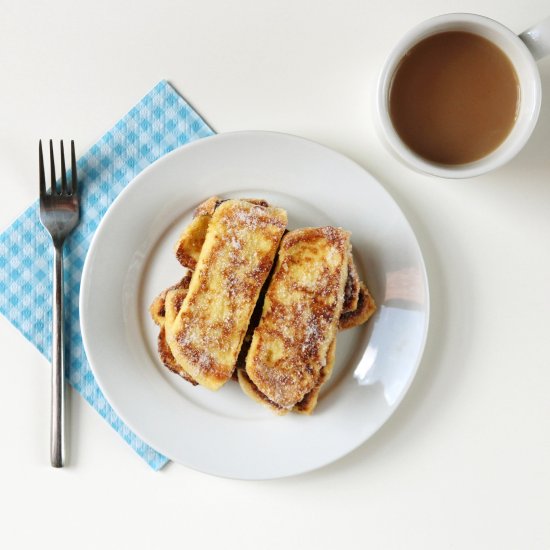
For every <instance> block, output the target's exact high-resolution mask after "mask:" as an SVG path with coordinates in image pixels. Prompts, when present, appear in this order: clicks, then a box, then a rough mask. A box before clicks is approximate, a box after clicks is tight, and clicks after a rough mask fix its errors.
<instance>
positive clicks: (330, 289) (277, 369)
mask: <svg viewBox="0 0 550 550" xmlns="http://www.w3.org/2000/svg"><path fill="white" fill-rule="evenodd" d="M349 250H350V234H349V233H348V232H347V231H344V230H343V229H340V228H336V227H330V226H329V227H317V228H303V229H296V230H294V231H290V232H289V233H287V234H286V235H285V236H284V237H283V239H282V241H281V246H280V249H279V255H278V259H277V265H276V267H275V271H274V273H273V277H272V279H271V283H270V285H269V287H268V289H267V292H266V296H265V301H264V306H263V311H262V317H261V319H260V323H259V325H258V327H257V328H256V330H255V331H254V335H253V337H252V343H251V345H250V350H249V352H248V355H247V357H246V373H247V375H248V377H249V378H250V380H251V381H252V383H253V384H254V385H255V386H256V387H257V389H258V390H259V391H260V392H261V393H262V394H264V395H265V396H266V397H267V398H268V399H269V400H270V401H272V402H274V403H275V404H277V405H278V406H280V407H282V408H284V409H292V407H294V405H296V404H297V403H298V402H300V401H301V400H302V399H303V398H304V396H305V395H306V394H307V393H308V392H310V391H311V390H313V389H314V388H315V386H316V384H317V382H318V380H319V377H320V372H321V369H322V368H323V367H324V366H325V365H326V360H327V355H328V351H329V346H330V344H331V342H332V341H333V340H334V339H335V338H336V332H337V330H338V322H339V318H340V314H341V312H342V307H343V303H344V289H345V284H346V279H347V274H348V261H349Z"/></svg>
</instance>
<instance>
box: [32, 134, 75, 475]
mask: <svg viewBox="0 0 550 550" xmlns="http://www.w3.org/2000/svg"><path fill="white" fill-rule="evenodd" d="M38 155H39V163H40V221H41V222H42V225H43V226H44V227H45V228H46V229H47V230H48V232H49V233H50V236H51V238H52V241H53V246H54V269H53V315H52V321H53V323H52V402H51V431H50V453H51V463H52V466H53V467H54V468H61V467H62V466H63V465H64V462H65V331H64V327H63V325H64V317H63V244H64V243H65V238H66V237H67V236H68V235H69V234H70V233H71V231H72V230H73V229H74V228H75V227H76V226H77V225H78V219H79V202H80V201H79V195H78V182H77V174H76V158H75V152H74V141H71V184H70V185H68V182H67V172H66V170H65V151H64V150H63V141H61V185H59V184H56V177H55V161H54V155H53V142H52V140H51V139H50V172H51V183H50V188H49V189H47V188H46V174H45V172H44V156H43V154H42V140H40V144H39V148H38Z"/></svg>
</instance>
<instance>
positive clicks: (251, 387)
mask: <svg viewBox="0 0 550 550" xmlns="http://www.w3.org/2000/svg"><path fill="white" fill-rule="evenodd" d="M226 203H239V205H241V206H242V203H248V205H249V206H248V208H251V207H260V208H263V209H270V210H279V209H272V208H271V207H270V206H269V204H268V203H267V202H266V201H265V200H263V199H242V200H238V201H234V200H233V201H232V200H227V199H226V200H224V199H221V198H219V197H211V198H209V199H207V200H206V201H204V202H203V203H201V204H200V205H199V206H198V207H197V208H196V210H195V212H194V217H193V220H192V221H191V223H190V224H189V225H188V226H187V227H186V228H185V230H184V231H183V232H182V234H181V235H180V237H179V239H178V242H177V243H176V246H175V254H176V258H177V259H178V261H179V263H180V264H181V265H182V266H184V267H186V268H187V269H188V270H189V271H188V273H187V274H186V276H185V277H184V278H183V279H182V280H181V281H180V282H178V283H176V284H175V285H173V286H172V287H170V288H168V289H166V290H165V291H163V292H162V293H161V294H160V295H159V296H157V298H155V300H154V301H153V303H152V304H151V307H150V313H151V317H152V318H153V320H154V321H155V323H157V325H159V327H160V331H159V335H158V352H159V357H160V359H161V361H162V362H163V364H164V365H165V366H166V367H167V368H169V369H170V370H171V371H173V372H174V373H177V374H179V375H180V376H182V377H183V378H184V379H186V380H188V381H189V382H191V383H192V384H194V385H196V384H198V383H200V384H202V385H204V386H206V387H208V388H210V389H217V388H219V387H220V386H221V385H223V383H225V381H226V380H227V379H228V378H229V377H230V376H231V374H229V373H230V371H231V370H232V369H233V376H234V377H235V379H238V380H239V383H240V386H241V388H242V389H243V391H244V392H245V393H246V394H247V395H249V396H250V397H252V398H253V399H254V400H256V401H258V402H259V403H262V404H263V405H265V406H267V407H268V408H270V409H271V410H273V411H274V412H276V413H277V414H286V413H288V412H289V411H291V410H292V411H294V412H297V413H302V414H311V412H312V411H313V410H314V408H315V406H316V404H317V400H318V396H319V393H320V390H321V388H322V386H323V385H324V384H325V383H326V381H327V380H328V379H329V377H330V375H331V372H332V370H333V366H334V362H335V350H336V337H334V338H333V339H332V340H331V341H330V342H328V345H327V347H326V350H325V351H326V354H325V356H324V357H323V352H322V351H321V350H319V353H318V354H317V359H316V361H315V363H316V365H317V366H316V367H315V368H313V367H311V366H310V368H309V370H308V369H307V368H306V369H305V373H306V376H302V375H301V374H300V373H299V371H300V369H298V370H296V373H297V374H296V373H295V375H294V376H295V378H296V376H297V377H298V378H301V382H300V383H301V385H302V389H303V390H305V393H303V395H302V396H301V398H300V399H299V400H297V401H296V402H295V403H294V404H289V403H290V400H287V401H286V402H284V403H283V404H281V400H280V399H279V400H278V401H276V400H272V399H270V397H269V395H268V394H266V393H264V391H265V389H266V388H265V386H263V387H262V389H260V388H259V387H258V386H257V385H256V382H255V381H253V379H252V378H250V376H249V374H248V373H247V371H246V363H247V357H248V355H249V353H250V347H251V344H252V341H253V335H254V334H255V329H256V328H257V327H258V324H259V322H260V319H261V318H262V317H263V312H264V310H265V303H264V301H265V295H266V290H267V289H271V280H269V279H268V280H265V279H264V280H265V283H264V286H263V288H262V289H261V291H260V294H259V296H258V298H257V299H256V301H255V303H252V302H254V300H250V301H249V302H248V309H249V308H250V306H251V307H252V309H253V314H251V316H250V317H249V319H250V321H249V323H248V326H247V327H246V328H245V331H244V338H243V340H241V341H240V343H239V342H238V341H233V342H232V343H231V345H228V346H226V349H225V348H223V346H218V348H219V353H218V354H217V355H216V353H215V348H216V346H217V345H218V344H219V343H223V342H224V339H225V338H223V337H222V336H223V335H226V334H227V333H228V332H230V331H231V330H233V327H231V329H230V330H229V329H228V327H225V326H224V323H222V322H221V318H220V313H219V310H220V307H219V306H220V304H221V303H222V302H223V300H222V302H220V294H219V291H220V288H222V287H220V286H219V284H218V283H220V282H223V280H224V279H226V278H227V277H229V276H230V275H231V273H232V272H233V271H235V270H234V269H233V270H231V269H229V265H230V264H231V265H234V261H235V258H236V256H238V254H237V255H235V252H236V250H233V253H232V254H229V255H232V256H233V257H231V258H229V259H230V262H225V265H224V266H223V267H222V268H220V265H221V264H223V263H224V258H225V260H227V259H228V257H229V256H228V250H231V247H233V248H236V247H235V243H234V242H231V238H229V239H228V238H227V237H228V234H223V232H222V233H218V237H219V239H218V241H219V242H218V246H219V248H220V249H221V250H225V253H224V252H221V253H220V252H215V253H214V254H213V256H216V257H218V260H220V261H218V263H219V264H220V265H218V266H217V272H218V276H217V278H216V277H214V278H213V279H211V281H210V283H205V277H204V273H203V276H202V278H199V279H200V282H199V283H198V284H197V283H196V284H195V296H196V298H195V302H194V304H195V305H194V307H195V308H197V311H195V313H197V312H198V313H200V314H199V315H194V314H190V313H189V312H188V314H187V316H185V315H183V314H181V315H180V313H181V311H182V310H183V305H184V302H185V300H186V299H187V296H188V294H189V290H190V286H191V281H192V279H193V277H195V278H197V276H196V273H195V272H197V271H199V263H200V262H199V260H200V258H201V255H202V254H203V253H206V252H207V251H208V250H209V247H210V253H211V254H212V250H211V249H212V246H211V244H208V245H207V247H205V243H206V242H207V236H208V234H209V231H210V230H211V224H212V221H213V218H214V224H216V225H213V226H212V227H213V228H214V229H212V230H213V231H214V232H215V228H216V227H218V224H217V222H216V218H215V213H216V212H217V211H218V209H220V208H221V207H222V206H223V205H225V204H226ZM224 208H228V206H225V207H224ZM280 212H283V213H284V211H280ZM222 213H223V209H222ZM217 215H218V216H220V214H217ZM222 217H223V216H222ZM283 217H284V224H283V227H282V230H281V231H279V233H280V234H279V239H280V238H281V235H283V234H284V233H287V232H286V231H285V229H284V226H285V225H286V213H284V216H283ZM281 220H282V218H281V217H280V216H279V219H278V222H281ZM276 225H278V223H277V224H276ZM321 230H325V231H326V232H329V233H330V232H336V233H338V232H342V233H346V232H343V230H341V229H337V228H333V227H331V228H306V229H303V230H297V231H298V232H300V231H301V232H305V233H307V232H309V231H312V232H313V233H312V234H314V233H315V232H317V233H319V231H321ZM290 233H296V232H290ZM290 233H287V235H285V236H284V237H283V242H285V241H286V238H287V237H288V234H290ZM296 234H298V233H296ZM290 238H291V239H292V235H291V237H290ZM252 240H254V239H252ZM298 240H299V239H298ZM306 240H307V239H306ZM348 241H349V235H348ZM275 248H277V247H276V246H275ZM307 248H308V247H307V246H305V249H307ZM313 249H315V250H316V254H317V260H318V262H319V263H322V262H326V261H327V258H329V256H330V255H332V254H333V253H328V254H327V251H328V250H329V249H327V250H324V249H323V247H319V246H317V245H313V247H310V251H309V252H310V253H311V252H312V250H313ZM237 250H238V247H237ZM282 251H283V247H281V252H282ZM274 254H275V253H273V256H274ZM220 255H221V258H219V256H220ZM283 255H284V253H283ZM295 256H296V257H295V260H296V262H295V263H296V265H295V268H296V269H295V271H296V272H299V271H300V269H302V275H304V274H305V273H306V272H308V270H309V262H310V261H311V259H312V258H311V257H308V255H307V254H303V253H302V252H300V251H295ZM310 256H311V255H310ZM313 256H315V254H313ZM308 258H309V259H308ZM280 259H281V255H279V258H278V260H277V266H278V263H279V261H280ZM243 261H244V263H245V264H246V263H247V262H248V260H243ZM271 262H273V258H272V260H271ZM300 262H302V267H301V268H300ZM328 263H330V262H328ZM237 264H238V262H237ZM343 265H346V267H345V268H344V267H341V269H342V270H345V271H346V275H345V282H344V285H343V292H342V299H341V310H340V314H339V317H338V320H337V323H336V326H337V330H344V329H349V328H352V327H355V326H358V325H360V324H362V323H364V322H365V321H366V320H367V319H368V318H369V317H370V316H372V314H373V313H374V311H375V310H376V305H375V303H374V300H373V299H372V296H371V294H370V292H369V290H368V288H367V287H366V285H365V284H364V283H363V282H362V281H361V280H360V279H359V276H358V273H357V269H356V266H355V262H354V259H353V255H352V253H351V246H350V245H349V243H348V248H347V260H343ZM241 267H243V265H242V262H241ZM325 269H326V266H325ZM215 271H216V270H215ZM268 271H269V269H268ZM276 272H277V269H272V270H271V276H273V275H274V274H275V273H276ZM325 274H326V271H325ZM211 275H212V274H211V273H210V274H209V275H208V277H206V278H209V277H210V276H211ZM241 275H243V278H242V280H243V281H244V279H245V277H244V271H242V272H241ZM266 277H267V275H266ZM197 280H198V279H197ZM215 281H217V282H215ZM233 282H234V280H233ZM211 283H212V284H213V286H212V285H211ZM222 286H223V285H222ZM314 286H315V285H314ZM260 287H261V285H260ZM226 290H227V289H226ZM310 290H311V292H310V294H308V295H307V296H306V295H304V296H303V300H302V302H303V303H307V302H308V301H310V302H312V303H317V305H318V302H319V299H320V297H322V296H323V293H324V292H325V290H324V289H323V287H322V286H319V287H316V288H313V287H312V288H311V289H310ZM298 302H300V300H298ZM226 306H228V308H229V309H231V308H233V307H234V306H235V304H234V303H232V304H226ZM302 307H303V306H302ZM222 309H223V307H222ZM245 309H246V308H245ZM225 318H227V317H224V319H225ZM195 320H196V321H198V322H195ZM287 320H288V319H287ZM207 321H210V325H209V323H208V322H207ZM241 321H242V320H241ZM236 324H239V320H236ZM244 324H245V323H244V322H243V323H241V324H240V325H239V327H237V330H236V332H238V333H239V334H242V326H244ZM289 326H293V324H292V322H290V323H289ZM185 328H186V329H187V331H188V332H187V335H185V334H186V333H185V330H183V329H185ZM212 329H213V330H212ZM310 330H311V329H310ZM201 331H202V333H203V335H204V336H203V337H200V333H201ZM178 336H179V338H180V344H176V341H177V337H178ZM265 336H266V335H265V334H264V338H263V340H264V341H265V340H266V338H265ZM193 337H194V338H196V339H198V343H199V344H203V345H202V348H201V346H194V347H193V346H191V347H190V346H189V344H192V343H193V342H192V338H193ZM201 340H202V341H201ZM298 341H299V338H297V339H296V341H295V343H294V344H296V342H298ZM169 342H171V345H170V343H169ZM182 343H183V346H181V344H182ZM195 343H197V342H195ZM264 343H265V342H264ZM178 345H180V347H185V346H187V347H188V348H189V349H188V350H187V355H188V357H187V359H186V360H183V361H182V360H181V355H182V354H181V349H178V347H177V346H178ZM174 347H175V348H176V353H175V354H174V353H173V348H174ZM275 347H277V346H275ZM229 348H231V349H229ZM237 348H238V349H237ZM290 348H292V345H291V346H290ZM199 349H200V350H201V351H200V352H199V351H198V350H199ZM212 349H214V351H211V350H212ZM291 351H292V350H291ZM235 354H236V356H237V359H236V360H234V358H235ZM178 355H179V357H178ZM186 361H187V362H186ZM182 362H183V364H182ZM231 364H233V365H232V367H231V366H230V365H231ZM235 365H236V366H237V367H238V368H237V369H235ZM318 365H321V366H320V367H319V366H318ZM193 369H194V370H193ZM291 370H292V369H291ZM201 371H202V376H201V374H200V372H201ZM310 371H311V372H310ZM197 372H199V375H198V376H197V378H198V379H196V378H195V377H194V376H193V374H192V373H197ZM275 372H276V371H273V372H272V373H271V374H272V375H275V374H274V373H275ZM237 374H238V376H237ZM283 378H284V377H283ZM272 395H274V394H272ZM298 397H299V396H296V397H295V399H298Z"/></svg>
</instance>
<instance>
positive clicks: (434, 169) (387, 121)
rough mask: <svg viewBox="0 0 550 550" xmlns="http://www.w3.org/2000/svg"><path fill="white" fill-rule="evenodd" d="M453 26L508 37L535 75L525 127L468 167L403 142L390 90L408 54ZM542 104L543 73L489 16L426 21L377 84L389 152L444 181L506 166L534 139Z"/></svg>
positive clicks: (398, 48) (401, 45) (395, 52)
mask: <svg viewBox="0 0 550 550" xmlns="http://www.w3.org/2000/svg"><path fill="white" fill-rule="evenodd" d="M453 23H466V24H469V23H473V24H478V25H479V24H481V25H483V26H485V27H487V28H489V29H491V30H494V31H496V32H498V33H499V34H500V35H501V36H504V37H506V39H507V40H509V41H510V42H511V43H513V44H514V46H515V47H516V48H517V50H518V51H519V52H521V56H522V58H523V59H524V61H525V63H526V65H527V66H528V67H529V72H530V73H531V74H532V75H533V83H532V84H533V86H534V99H533V101H532V108H531V109H530V112H529V113H528V116H529V121H528V123H527V124H526V126H525V127H524V128H523V129H521V128H519V126H517V125H515V126H514V127H513V128H512V130H511V131H510V133H509V134H508V136H507V138H506V139H505V140H504V141H503V142H502V143H501V144H500V145H499V146H498V147H497V148H496V149H495V150H494V151H492V152H491V153H489V154H488V155H486V156H485V157H482V158H481V159H479V160H476V161H473V162H470V163H467V164H458V165H445V164H439V163H435V162H431V161H429V160H427V159H425V158H423V157H421V156H420V155H418V154H417V153H415V152H414V151H412V150H411V149H410V148H409V147H408V145H406V144H405V143H404V142H403V140H402V139H401V137H400V136H399V134H398V133H397V131H396V130H395V128H394V126H393V123H392V121H391V118H390V114H389V91H390V87H391V81H392V78H393V75H394V73H395V71H396V69H397V67H398V65H399V62H400V61H401V59H402V58H403V56H404V55H405V54H406V52H407V51H409V50H410V49H411V48H412V47H413V46H415V45H416V44H418V43H419V42H420V41H422V40H423V39H425V38H427V37H428V36H431V35H433V34H438V33H439V32H445V30H444V29H441V30H438V27H441V26H443V25H445V24H453ZM472 32H475V30H472ZM515 68H516V69H517V66H515ZM516 73H517V70H516ZM522 101H523V100H522ZM540 104H541V82H540V74H539V71H538V68H537V64H536V61H535V59H534V57H533V55H532V54H531V52H530V51H529V49H528V48H527V46H526V45H525V44H524V42H523V41H522V40H521V39H520V38H519V36H518V35H516V34H515V33H514V32H513V31H511V30H510V29H509V28H508V27H506V26H504V25H502V24H501V23H499V22H498V21H495V20H494V19H491V18H489V17H485V16H483V15H477V14H472V13H449V14H444V15H438V16H435V17H432V18H430V19H426V20H425V21H422V22H421V23H419V24H418V25H416V26H415V27H413V28H412V29H410V30H409V31H408V32H407V33H406V34H405V35H404V36H403V37H402V38H401V39H400V40H399V42H398V43H397V44H396V45H395V46H394V47H393V49H392V50H391V51H390V53H389V55H388V57H387V58H386V61H385V62H384V65H383V67H382V70H381V72H380V75H379V78H378V82H377V96H376V106H377V115H378V116H377V120H378V126H379V130H381V133H382V134H383V136H384V138H385V142H386V145H387V146H389V149H390V151H391V152H392V153H394V154H395V155H397V157H398V158H400V159H401V160H402V161H403V162H405V163H406V164H408V165H409V166H410V167H412V168H414V169H416V170H418V171H420V172H424V173H427V174H432V175H435V176H440V177H445V178H468V177H474V176H478V175H481V174H485V173H487V172H490V171H491V170H494V169H496V168H499V167H500V166H502V165H504V164H506V163H507V162H508V161H509V160H511V159H512V158H513V157H514V156H515V155H516V154H517V153H518V152H519V151H520V150H521V149H522V148H523V146H524V145H525V143H526V142H527V140H528V139H529V137H530V136H531V133H532V132H533V130H534V128H535V125H536V123H537V120H538V116H539V112H540Z"/></svg>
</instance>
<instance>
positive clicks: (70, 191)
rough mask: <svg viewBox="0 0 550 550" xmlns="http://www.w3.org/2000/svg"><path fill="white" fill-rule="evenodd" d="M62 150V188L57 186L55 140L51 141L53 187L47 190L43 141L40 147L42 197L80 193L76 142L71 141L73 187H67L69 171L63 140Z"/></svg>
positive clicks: (61, 143)
mask: <svg viewBox="0 0 550 550" xmlns="http://www.w3.org/2000/svg"><path fill="white" fill-rule="evenodd" d="M60 148H61V187H59V184H57V182H56V181H57V178H56V175H55V159H54V154H53V140H51V139H50V173H51V178H50V181H51V187H50V189H49V193H48V190H47V189H46V173H45V170H44V155H43V152H42V140H40V142H39V146H38V156H39V169H40V195H41V196H43V195H46V194H50V195H76V194H77V192H78V181H77V174H76V155H75V150H74V141H73V140H71V186H70V189H69V186H68V185H67V170H66V168H65V148H64V147H63V140H61V141H60Z"/></svg>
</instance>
